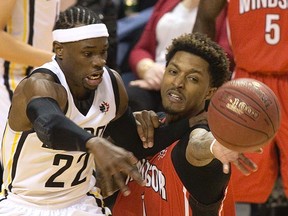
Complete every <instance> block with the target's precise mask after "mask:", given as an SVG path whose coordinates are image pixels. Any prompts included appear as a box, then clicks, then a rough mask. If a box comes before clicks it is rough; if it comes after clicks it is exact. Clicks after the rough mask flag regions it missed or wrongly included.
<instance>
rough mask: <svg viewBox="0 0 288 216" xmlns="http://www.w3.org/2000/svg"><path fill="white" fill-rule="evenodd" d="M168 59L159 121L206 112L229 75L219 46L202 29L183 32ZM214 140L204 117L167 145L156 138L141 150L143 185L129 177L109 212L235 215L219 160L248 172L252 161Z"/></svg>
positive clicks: (173, 44) (225, 60) (140, 162)
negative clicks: (125, 191) (128, 191)
mask: <svg viewBox="0 0 288 216" xmlns="http://www.w3.org/2000/svg"><path fill="white" fill-rule="evenodd" d="M166 60H167V66H166V70H165V73H164V77H163V82H162V85H161V96H162V103H163V107H164V108H165V111H166V114H163V116H159V117H160V118H161V119H162V122H163V125H167V124H168V125H169V124H170V123H172V122H174V121H177V120H179V119H185V118H187V117H188V118H197V117H198V116H199V115H201V114H203V113H205V104H206V100H209V99H210V97H211V96H212V95H213V93H214V92H215V90H216V89H217V88H218V87H219V86H221V85H222V84H223V83H224V82H225V81H226V80H227V79H228V78H229V70H228V67H229V64H228V61H227V58H226V56H225V54H224V52H223V51H222V49H221V48H220V47H219V46H218V45H217V44H216V43H214V42H212V41H211V40H210V39H208V38H207V37H205V36H204V35H201V34H186V35H182V36H180V37H178V38H176V39H174V40H173V42H172V45H171V46H170V47H169V48H168V53H167V55H166ZM146 112H147V111H146ZM140 124H142V123H141V122H140ZM177 129H178V128H177ZM177 129H176V130H177ZM166 136H168V134H166ZM213 140H214V138H213V136H212V135H211V133H210V132H209V128H208V126H207V122H205V121H203V122H201V123H198V124H195V125H194V126H193V127H191V128H189V129H188V130H186V132H185V134H184V135H183V136H182V137H181V139H180V140H179V141H176V142H174V143H172V144H171V143H166V147H167V146H168V147H167V148H165V147H164V148H161V145H162V144H163V143H161V144H159V143H156V142H155V145H154V146H153V147H152V148H149V149H147V151H148V153H147V152H146V155H145V151H144V153H143V155H145V156H146V157H145V158H146V159H142V160H140V161H139V162H138V168H139V170H140V173H142V177H143V178H144V179H146V185H145V187H141V186H140V187H138V186H137V185H136V182H135V181H134V180H132V179H130V181H129V182H128V187H129V188H130V189H131V194H130V195H129V196H128V197H124V196H122V195H121V194H119V195H118V197H117V199H116V202H115V205H114V208H113V215H115V216H118V215H135V216H136V215H137V216H141V215H143V216H145V215H149V216H159V215H181V216H182V215H193V216H198V215H199V216H206V215H222V216H223V215H227V216H233V215H235V209H234V202H233V197H232V191H231V190H230V188H229V187H228V193H227V185H228V182H229V178H230V175H229V174H227V170H226V171H225V172H226V174H225V173H224V172H223V169H222V163H223V164H227V163H228V162H230V161H234V163H236V164H237V167H238V168H240V170H242V171H243V169H244V173H245V174H247V175H248V174H249V173H250V171H251V170H252V171H255V167H254V164H253V163H249V162H247V161H246V158H245V157H243V155H242V154H239V153H237V152H234V151H231V150H228V149H226V148H225V147H224V146H222V145H220V144H219V143H218V142H214V141H213ZM211 143H212V144H211ZM207 144H208V145H207ZM210 144H211V145H210ZM209 147H210V148H209ZM161 150H162V151H161ZM133 153H134V154H135V155H138V157H139V154H137V153H135V152H133ZM213 154H214V155H213ZM149 156H150V157H149ZM214 156H215V157H216V158H218V159H219V160H217V159H214ZM148 158H150V159H148ZM221 162H222V163H221ZM245 165H247V166H248V167H249V168H250V169H251V170H250V171H249V169H247V170H245V168H244V167H245ZM225 197H226V199H225ZM224 199H225V200H224ZM223 202H224V205H223Z"/></svg>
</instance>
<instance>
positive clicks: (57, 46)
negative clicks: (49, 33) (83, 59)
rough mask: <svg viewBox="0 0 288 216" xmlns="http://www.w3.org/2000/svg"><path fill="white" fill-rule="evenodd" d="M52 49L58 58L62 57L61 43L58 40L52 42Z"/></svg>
mask: <svg viewBox="0 0 288 216" xmlns="http://www.w3.org/2000/svg"><path fill="white" fill-rule="evenodd" d="M53 50H54V52H55V54H56V56H57V57H58V58H59V59H62V55H63V45H62V44H61V43H59V42H58V41H54V42H53Z"/></svg>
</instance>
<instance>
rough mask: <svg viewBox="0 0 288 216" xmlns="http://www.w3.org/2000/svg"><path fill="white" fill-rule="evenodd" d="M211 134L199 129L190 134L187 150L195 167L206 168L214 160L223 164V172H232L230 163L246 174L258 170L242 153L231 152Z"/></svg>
mask: <svg viewBox="0 0 288 216" xmlns="http://www.w3.org/2000/svg"><path fill="white" fill-rule="evenodd" d="M214 140H215V139H214V137H213V135H212V133H211V132H208V131H207V130H205V129H202V128H197V129H195V130H193V131H192V132H191V134H190V138H189V144H188V147H187V150H186V158H187V160H188V161H189V162H190V163H191V164H192V165H194V166H205V165H207V164H209V163H210V162H211V161H212V160H213V159H214V158H216V159H218V160H219V161H221V162H222V164H223V172H224V173H226V174H228V173H229V172H230V163H233V164H235V166H236V167H237V168H238V169H239V170H240V171H241V172H242V173H243V174H244V175H249V174H251V172H255V171H256V170H257V165H256V164H255V163H254V162H253V161H251V160H250V159H249V158H247V157H245V155H243V154H242V153H239V152H236V151H233V150H230V149H228V148H226V147H224V146H223V145H221V144H220V143H219V142H217V141H216V140H215V141H214Z"/></svg>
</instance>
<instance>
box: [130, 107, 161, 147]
mask: <svg viewBox="0 0 288 216" xmlns="http://www.w3.org/2000/svg"><path fill="white" fill-rule="evenodd" d="M133 115H134V118H135V121H136V124H137V131H138V135H139V137H140V138H141V140H142V142H143V147H144V148H151V147H153V145H154V129H155V128H158V127H159V126H160V124H161V123H160V122H159V118H158V116H157V114H156V113H155V112H154V111H147V110H143V111H139V112H134V113H133Z"/></svg>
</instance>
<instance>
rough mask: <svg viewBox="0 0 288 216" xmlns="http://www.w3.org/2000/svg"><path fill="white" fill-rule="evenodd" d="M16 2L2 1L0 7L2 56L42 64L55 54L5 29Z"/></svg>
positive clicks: (25, 62) (22, 62)
mask: <svg viewBox="0 0 288 216" xmlns="http://www.w3.org/2000/svg"><path fill="white" fill-rule="evenodd" d="M15 4H16V0H1V1H0V8H2V11H1V13H0V44H1V46H0V57H1V58H3V59H6V60H8V61H13V62H17V63H20V64H26V65H29V66H40V65H42V64H43V63H45V62H48V61H50V60H51V57H52V56H53V53H52V51H51V52H48V51H44V50H41V49H37V48H34V47H32V46H30V45H29V44H26V43H24V42H22V41H18V40H16V39H15V38H13V37H12V36H11V35H9V34H8V33H7V32H5V31H4V29H5V26H6V24H7V23H8V21H9V19H10V18H11V15H12V12H13V10H14V7H15ZM51 34H52V33H51Z"/></svg>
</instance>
